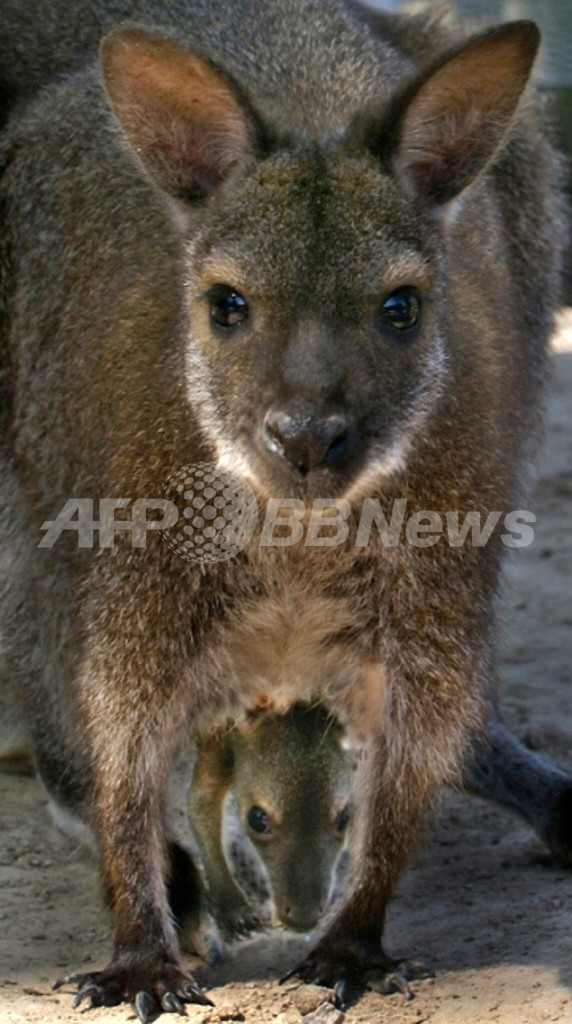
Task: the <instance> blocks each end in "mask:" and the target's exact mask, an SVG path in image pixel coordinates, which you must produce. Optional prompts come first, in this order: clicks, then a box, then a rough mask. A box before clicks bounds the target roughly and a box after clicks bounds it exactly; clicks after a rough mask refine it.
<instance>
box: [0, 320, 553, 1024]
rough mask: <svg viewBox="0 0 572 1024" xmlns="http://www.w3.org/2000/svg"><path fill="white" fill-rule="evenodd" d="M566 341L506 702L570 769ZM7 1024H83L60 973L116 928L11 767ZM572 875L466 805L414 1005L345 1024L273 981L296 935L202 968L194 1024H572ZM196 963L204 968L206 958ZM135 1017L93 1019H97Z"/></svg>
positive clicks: (261, 942) (306, 991)
mask: <svg viewBox="0 0 572 1024" xmlns="http://www.w3.org/2000/svg"><path fill="white" fill-rule="evenodd" d="M560 326H561V330H560V332H559V334H558V337H557V339H556V343H555V356H554V380H553V386H552V392H551V398H550V406H549V430H548V437H547V444H546V449H545V452H544V456H543V459H542V463H541V467H540V475H539V480H538V484H537V486H536V489H535V491H534V494H533V497H532V498H531V501H530V504H529V507H530V508H531V509H532V510H533V511H534V512H535V514H536V515H537V518H538V524H537V529H536V537H535V541H534V544H533V545H532V546H531V547H530V548H527V549H522V550H520V551H519V552H517V553H516V555H515V557H514V560H513V562H512V564H511V566H510V568H509V572H508V587H507V600H506V609H505V613H504V614H505V617H506V620H507V628H506V631H505V641H504V645H503V650H502V652H501V657H500V669H501V676H502V679H503V685H504V690H503V709H504V713H505V717H506V718H507V720H508V721H509V722H510V723H511V725H512V726H513V727H514V729H515V730H516V732H517V733H518V734H519V735H520V736H521V737H523V738H525V739H526V741H527V742H528V743H529V744H530V745H532V746H535V747H539V748H542V749H544V750H546V751H547V752H549V753H550V754H551V755H552V756H553V757H554V758H556V759H557V760H559V761H560V762H561V763H562V764H566V763H568V764H569V766H570V767H572V678H571V665H572V582H571V580H572V519H571V515H570V510H571V499H572V311H569V312H568V313H567V314H566V315H565V316H563V318H562V320H561V323H560ZM0 828H1V833H0V835H1V838H0V1022H1V1024H23V1022H32V1024H36V1022H38V1024H39V1022H42V1024H59V1022H63V1021H69V1022H70V1024H78V1022H79V1021H81V1020H84V1019H85V1016H84V1013H81V1012H80V1011H79V1010H78V1011H73V1010H72V1008H71V1002H72V998H71V991H72V989H71V987H68V988H66V989H64V990H62V991H59V992H56V993H54V992H52V991H51V983H52V981H53V980H54V979H55V978H57V977H60V976H62V975H65V974H66V973H67V972H69V971H72V970H77V969H89V968H90V967H94V968H95V967H97V966H103V964H104V963H105V962H106V960H107V959H108V957H109V953H110V928H109V921H108V920H107V918H106V917H105V915H104V913H103V911H102V909H101V902H100V900H99V895H98V884H97V874H96V869H95V865H94V863H93V861H92V859H91V858H90V856H89V854H88V853H86V852H85V851H82V850H81V849H79V848H77V847H76V846H74V845H73V843H71V841H70V840H69V839H67V838H66V837H65V836H63V835H61V834H60V833H59V832H58V831H57V830H56V828H55V827H54V826H53V825H52V823H51V821H50V819H49V817H48V814H47V811H46V800H45V797H44V794H43V793H42V791H41V789H40V788H39V786H38V784H37V783H36V782H35V781H34V780H33V779H31V778H26V777H21V776H20V777H18V776H8V775H3V776H2V775H0ZM571 924H572V873H571V872H567V871H566V870H564V869H563V868H562V867H559V866H558V865H557V864H555V863H554V862H552V861H551V860H550V858H549V856H548V855H547V854H546V852H545V851H544V849H543V847H542V845H541V843H540V842H539V840H538V839H537V838H536V837H535V836H534V835H533V834H532V833H531V832H530V830H529V829H528V828H527V827H526V826H524V825H523V824H521V822H520V821H519V820H517V819H515V818H512V817H511V816H509V815H508V814H505V813H503V812H501V811H499V810H497V809H496V808H493V807H490V806H488V805H487V804H485V803H484V802H481V801H477V800H470V799H468V798H464V797H461V796H458V795H454V796H448V797H447V798H446V799H445V801H444V806H443V808H442V813H441V815H440V818H439V821H438V823H436V824H435V825H434V826H432V827H431V828H430V829H429V836H428V842H427V844H426V846H425V847H424V849H423V850H422V852H421V853H420V855H419V857H418V859H417V863H416V864H415V865H414V866H413V867H412V868H411V869H410V871H409V872H408V874H407V876H406V877H405V879H404V880H403V883H402V886H401V890H400V892H399V894H398V896H397V898H396V899H395V901H394V903H393V906H392V909H391V913H390V917H389V927H388V931H387V936H386V940H387V941H386V945H387V948H388V950H389V951H390V952H391V953H393V954H394V955H397V956H406V957H408V958H419V959H422V960H423V961H424V962H425V963H426V964H428V965H429V966H430V967H431V968H433V970H434V971H435V972H436V976H435V977H434V978H428V979H425V980H422V981H418V982H416V983H415V998H414V999H413V1000H412V1001H411V1002H408V1003H406V1002H405V1000H404V998H403V996H401V995H397V994H396V995H391V996H384V997H383V996H380V995H378V994H374V993H368V994H367V995H365V996H364V997H363V999H362V1000H361V1001H360V1002H359V1003H358V1004H357V1005H356V1006H354V1007H352V1008H351V1009H350V1010H348V1011H347V1012H346V1014H345V1015H343V1016H342V1015H340V1014H338V1013H337V1011H335V1010H334V1009H333V1007H331V1006H328V1005H327V1004H326V1005H322V1006H321V1008H320V1004H323V1002H324V999H327V998H328V993H327V992H325V990H317V989H315V988H307V987H304V986H299V985H297V984H296V983H293V984H288V985H286V986H284V987H282V988H280V987H279V986H278V985H277V982H276V978H277V977H278V976H279V974H280V973H281V972H283V971H285V970H286V969H287V968H288V967H289V966H291V964H292V963H293V962H294V961H295V960H296V959H297V957H298V956H299V954H300V953H301V952H302V950H303V949H304V948H305V947H304V943H303V941H302V940H300V939H292V938H289V937H288V936H286V935H285V934H283V933H276V934H275V935H273V936H269V937H267V936H263V937H261V938H259V939H257V940H254V941H251V942H248V943H243V944H242V945H241V946H240V947H239V948H238V949H237V950H236V953H235V955H234V956H233V958H232V959H231V961H230V962H229V963H228V964H227V965H226V966H225V967H223V968H219V969H218V970H207V969H205V968H204V966H203V967H201V965H200V963H198V962H193V961H191V960H189V965H190V966H196V967H197V970H196V974H197V977H198V979H199V981H200V982H201V984H203V985H204V986H205V988H206V990H207V991H208V992H209V994H210V995H211V997H212V999H213V1000H214V1001H215V1002H216V1004H217V1010H215V1011H212V1010H208V1011H207V1010H205V1009H203V1008H198V1007H189V1009H188V1016H189V1020H190V1021H191V1022H197V1024H199V1022H200V1024H207V1022H211V1021H212V1022H216V1021H220V1020H233V1019H234V1020H245V1021H247V1022H249V1024H266V1022H269V1021H276V1022H277V1024H299V1022H301V1021H305V1022H306V1024H312V1022H313V1024H317V1022H318V1021H319V1022H320V1024H338V1022H339V1021H341V1020H344V1021H346V1022H347V1024H358V1022H359V1024H422V1022H425V1021H430V1022H432V1024H444V1022H447V1024H451V1022H455V1024H479V1022H491V1024H492V1022H493V1021H494V1022H499V1024H540V1022H541V1021H559V1022H568V1024H572V943H571V938H570V936H571ZM197 965H198V966H197ZM129 1017H131V1018H132V1017H133V1014H132V1013H131V1011H130V1009H129V1008H128V1007H125V1006H124V1007H119V1008H116V1009H113V1010H104V1009H100V1010H95V1011H92V1012H91V1016H90V1019H92V1020H93V1021H94V1024H111V1022H117V1021H122V1020H126V1019H128V1018H129Z"/></svg>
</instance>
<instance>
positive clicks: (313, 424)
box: [262, 409, 350, 476]
mask: <svg viewBox="0 0 572 1024" xmlns="http://www.w3.org/2000/svg"><path fill="white" fill-rule="evenodd" d="M262 436H263V440H264V444H265V446H266V448H267V449H268V450H269V451H270V452H273V453H274V454H277V455H280V456H282V458H284V459H287V460H288V462H290V463H291V464H292V465H293V466H294V467H295V468H296V469H297V470H298V471H299V472H300V473H302V474H303V475H304V476H305V475H306V474H307V473H309V472H310V470H312V469H317V468H318V466H323V465H325V466H329V467H330V468H332V469H335V468H336V467H337V466H338V465H340V464H341V463H342V462H343V461H344V459H345V457H346V455H347V452H348V448H349V442H350V422H349V419H348V418H347V416H345V415H344V414H342V413H331V414H330V415H328V416H321V417H314V416H311V415H302V414H291V413H288V412H285V411H284V410H282V409H270V410H269V411H268V412H267V413H266V416H265V418H264V424H263V427H262Z"/></svg>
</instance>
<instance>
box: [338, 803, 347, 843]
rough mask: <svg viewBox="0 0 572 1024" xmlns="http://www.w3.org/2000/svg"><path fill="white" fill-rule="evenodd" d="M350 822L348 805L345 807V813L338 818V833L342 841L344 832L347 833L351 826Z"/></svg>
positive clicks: (341, 813) (341, 812) (342, 812)
mask: <svg viewBox="0 0 572 1024" xmlns="http://www.w3.org/2000/svg"><path fill="white" fill-rule="evenodd" d="M349 822H350V809H349V807H348V806H347V805H346V806H345V807H344V809H343V811H340V813H339V814H338V816H337V818H336V832H337V834H338V836H339V837H340V839H341V837H342V836H343V834H344V832H345V831H346V829H347V827H348V825H349Z"/></svg>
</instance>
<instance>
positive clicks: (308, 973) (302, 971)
mask: <svg viewBox="0 0 572 1024" xmlns="http://www.w3.org/2000/svg"><path fill="white" fill-rule="evenodd" d="M315 971H316V964H315V963H314V961H313V960H303V961H302V963H301V964H296V966H295V967H292V968H291V970H289V971H287V972H286V974H283V975H282V977H281V978H279V979H278V984H279V985H283V984H284V982H285V981H289V980H290V978H300V981H310V978H313V977H314V974H315Z"/></svg>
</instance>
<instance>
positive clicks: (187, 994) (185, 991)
mask: <svg viewBox="0 0 572 1024" xmlns="http://www.w3.org/2000/svg"><path fill="white" fill-rule="evenodd" d="M179 994H180V995H181V996H182V998H183V999H184V1000H186V1002H187V1003H199V1005H200V1006H214V1003H213V1001H212V999H209V997H208V996H206V995H205V994H204V992H202V991H201V989H200V988H198V987H197V985H193V982H192V981H188V982H187V983H186V985H183V986H182V988H181V989H179Z"/></svg>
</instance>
